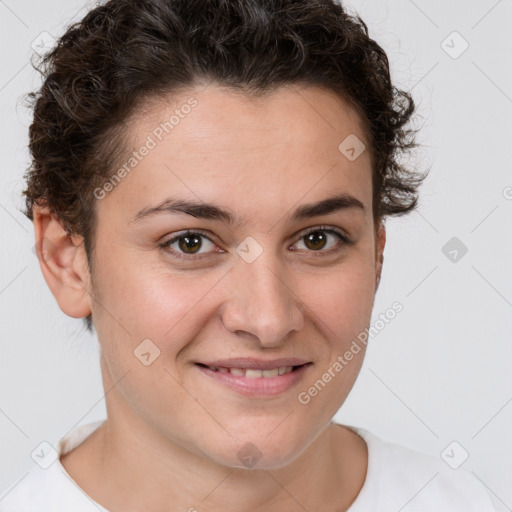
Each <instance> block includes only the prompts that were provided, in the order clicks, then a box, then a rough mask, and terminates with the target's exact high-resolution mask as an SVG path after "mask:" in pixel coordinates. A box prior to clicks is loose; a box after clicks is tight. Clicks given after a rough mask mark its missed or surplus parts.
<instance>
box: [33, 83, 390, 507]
mask: <svg viewBox="0 0 512 512" xmlns="http://www.w3.org/2000/svg"><path fill="white" fill-rule="evenodd" d="M190 97H194V98H195V99H196V100H197V102H198V104H197V106H196V107H195V108H194V109H193V110H192V111H191V113H190V114H188V115H187V116H185V117H184V118H183V119H181V120H180V123H179V124H178V125H177V126H175V127H174V129H173V130H172V132H170V133H169V135H167V136H166V137H165V138H163V139H162V141H160V142H159V143H158V145H157V146H156V147H155V148H154V149H152V150H151V151H150V152H149V154H148V155H147V156H146V157H145V158H144V159H143V160H142V161H141V162H140V163H139V164H138V165H137V167H135V168H134V169H133V170H132V171H131V173H130V174H129V175H128V176H126V178H125V179H123V180H122V181H121V183H119V184H118V185H117V186H116V187H115V188H114V190H112V191H111V192H109V193H108V194H107V195H106V197H105V198H103V199H100V200H98V201H97V204H96V211H97V219H98V221H97V227H96V231H95V252H94V264H93V268H92V271H91V270H89V268H88V265H87V260H86V256H85V252H84V248H83V243H82V242H83V241H82V239H81V238H80V237H70V236H68V235H66V233H65V231H64V230H63V228H62V226H61V224H60V222H59V220H58V219H57V217H56V216H55V215H52V214H51V213H50V212H49V211H48V210H47V209H45V208H43V207H37V208H36V209H35V211H34V226H35V233H36V239H37V245H38V246H39V249H40V250H39V258H40V265H41V269H42V272H43V274H44V277H45V279H46V281H47V283H48V285H49V287H50V289H51V291H52V292H53V294H54V296H55V298H56V300H57V302H58V304H59V307H60V308H61V309H62V311H63V312H64V313H66V314H67V315H69V316H72V317H76V318H81V317H85V316H86V315H88V314H89V313H90V312H92V315H93V320H94V325H95V329H96V331H97V335H98V340H99V343H100V347H101V370H102V377H103V383H104V388H105V391H106V393H107V394H106V404H107V413H108V420H107V421H106V423H105V424H104V425H103V426H102V427H101V428H99V429H98V430H97V431H96V432H95V433H94V434H93V435H92V436H90V437H89V438H88V439H87V440H86V441H85V442H84V443H82V444H81V445H80V446H79V447H77V448H75V449H74V450H73V451H71V452H70V453H68V454H67V455H65V456H63V457H62V459H61V462H62V464H63V465H64V467H65V469H66V470H67V471H68V473H69V474H70V476H71V477H72V478H73V479H74V480H75V481H76V482H77V483H78V485H79V486H80V487H81V488H82V489H83V490H84V491H85V492H86V493H87V494H88V495H89V496H91V497H92V498H93V499H94V500H96V501H97V502H98V503H100V504H102V505H103V506H104V507H106V508H107V509H109V510H111V511H112V512H116V511H121V510H123V511H135V510H143V509H144V510H152V511H155V512H160V511H161V512H164V511H165V512H170V511H187V510H194V509H195V510H198V511H200V512H202V511H210V510H211V511H213V510H224V511H235V510H236V511H247V512H249V511H251V512H254V511H256V512H259V511H266V512H272V511H277V510H279V511H282V510H287V511H299V510H300V511H303V510H304V509H306V510H320V509H321V510H325V511H338V512H339V511H342V510H346V509H347V508H348V507H349V506H350V504H351V503H352V502H353V501H354V499H355V498H356V496H357V495H358V493H359V491H360V490H361V487H362V486H363V483H364V479H365V475H366V469H367V447H366V444H365V442H364V441H363V440H362V438H360V437H359V436H358V435H357V434H355V433H354V432H353V431H351V430H350V429H348V428H346V427H343V426H339V425H336V424H334V423H332V422H331V420H332V417H333V416H334V414H335V413H336V412H337V411H338V409H339V408H340V406H341V405H342V404H343V402H344V401H345V399H346V397H347V395H348V393H349V391H350V389H351V388H352V386H353V384H354V382H355V380H356V378H357V375H358V373H359V371H360V368H361V365H362V362H363V358H364V352H365V350H364V346H362V350H361V351H360V352H359V353H358V355H356V356H354V358H353V359H352V361H350V363H349V364H348V365H347V366H346V367H345V368H344V369H343V371H341V372H339V373H338V374H336V377H335V378H333V379H332V382H330V383H329V384H327V385H326V386H325V388H324V389H322V391H321V392H320V393H318V395H317V396H315V397H314V398H313V399H312V400H311V401H310V403H308V404H307V405H303V404H301V403H300V402H299V401H298V394H299V392H301V391H307V389H308V388H309V387H310V386H311V385H312V384H313V383H314V382H315V381H316V380H317V379H319V378H321V376H322V374H323V373H324V372H325V371H326V370H327V369H328V368H329V367H331V366H332V364H333V362H334V361H336V358H337V357H338V356H340V355H343V354H344V353H345V352H346V351H347V350H348V349H349V347H350V345H351V343H352V341H353V340H354V339H356V337H357V335H358V333H360V332H361V331H363V330H364V329H365V328H366V327H368V325H369V323H370V319H371V312H372V308H373V303H374V297H375V293H376V290H377V287H378V283H379V280H380V275H381V270H382V261H383V251H384V245H385V229H384V226H383V225H382V224H379V225H378V226H376V225H375V224H374V222H373V212H372V181H371V167H370V165H371V164H370V155H369V152H368V150H365V151H364V152H363V153H362V154H361V155H360V156H359V157H358V158H357V159H356V160H354V161H349V160H348V159H347V158H345V156H344V155H342V154H341V153H340V151H339V150H338V145H339V144H340V143H341V142H342V141H343V140H344V139H345V138H346V137H347V136H348V135H349V134H355V135H356V136H357V137H358V138H359V139H360V140H362V141H363V142H364V143H365V145H366V147H367V148H369V145H368V141H367V140H366V138H365V135H364V131H363V126H362V123H361V120H360V118H359V117H358V115H357V114H356V113H355V111H354V110H352V108H351V107H350V106H349V105H348V104H347V103H346V102H344V101H343V100H342V99H340V98H339V97H338V96H336V95H334V94H333V93H332V92H328V91H325V90H323V89H320V88H316V87H309V88H306V87H301V88H299V87H295V86H294V87H283V88H280V89H277V90H276V91H274V92H273V93H272V95H270V96H267V97H265V98H262V99H259V100H254V99H252V100H250V99H249V98H247V97H245V96H243V95H239V94H235V93H234V92H233V91H228V90H225V89H220V88H218V87H216V86H207V87H206V88H197V89H193V90H190V91H188V92H187V93H186V94H183V95H181V96H173V97H168V98H165V99H162V98H160V99H158V100H157V99H154V100H152V101H148V102H146V104H145V106H144V109H141V110H140V113H139V115H138V116H137V117H136V118H134V119H133V120H132V122H131V123H130V124H129V133H128V137H127V138H128V140H129V141H130V144H131V146H130V147H131V149H130V151H133V150H136V149H137V148H140V147H141V146H142V145H143V144H144V141H145V140H146V137H147V136H148V134H151V133H152V131H153V130H154V129H155V127H156V126H158V124H159V123H160V122H162V121H164V120H167V119H169V117H170V115H172V113H173V111H174V110H175V109H176V108H179V107H180V106H181V105H183V104H185V103H186V101H187V100H188V98H190ZM339 192H344V193H347V194H350V195H352V196H354V197H355V198H357V199H358V200H359V201H361V203H363V205H364V210H362V209H357V208H350V209H343V210H339V211H336V212H332V213H330V214H326V215H320V216H317V217H314V218H310V219H303V220H299V221H297V220H291V213H292V212H293V211H294V210H295V209H296V208H297V207H299V206H301V205H304V204H310V203H313V202H316V201H320V200H322V199H325V198H327V197H331V196H332V195H334V193H339ZM171 196H172V197H175V198H180V199H186V200H200V201H204V202H208V203H215V204H217V205H221V206H223V207H224V208H228V209H230V210H231V211H232V212H234V213H235V214H236V215H237V217H238V218H241V219H244V222H243V223H239V224H237V225H233V226H229V225H228V224H227V223H226V222H224V221H221V220H205V219H198V218H195V217H192V216H190V215H186V214H180V213H161V214H156V215H152V216H147V217H145V218H143V219H140V220H139V221H136V222H132V219H133V218H134V216H135V215H136V214H137V212H139V211H140V210H142V209H143V208H147V207H152V206H155V205H157V204H159V203H160V202H162V201H163V200H165V199H167V198H168V197H171ZM320 225H327V226H329V227H330V228H333V229H339V230H343V231H344V232H345V233H347V234H348V236H349V238H350V239H351V240H352V241H353V242H354V243H353V244H351V245H344V244H343V242H342V241H340V240H339V239H338V237H337V236H336V235H334V234H327V235H328V239H327V241H326V244H325V247H321V248H320V249H317V250H314V247H315V246H314V245H313V244H309V245H308V244H307V242H306V240H305V238H304V236H305V233H304V230H306V229H307V228H318V226H320ZM186 229H191V230H193V229H201V230H203V231H206V232H207V233H208V237H209V238H210V240H211V242H210V241H208V240H207V239H205V238H202V239H201V242H202V246H201V248H198V246H197V244H196V246H194V249H195V250H197V251H198V252H199V253H201V254H200V256H202V257H199V256H197V255H196V256H194V255H193V254H192V256H190V255H189V256H190V258H191V259H189V260H182V259H179V258H178V257H176V256H172V249H174V250H175V251H176V252H175V253H174V254H176V253H180V254H181V255H184V254H185V256H186V253H184V252H183V250H181V251H180V246H179V244H178V243H177V242H175V243H174V244H173V245H172V248H169V247H167V249H164V248H162V247H160V246H159V241H160V242H161V241H162V240H163V239H164V237H165V238H166V239H169V238H171V236H172V235H173V234H177V233H180V232H182V231H184V230H186ZM312 231H314V230H312ZM322 233H324V235H325V231H322ZM248 236H251V237H253V238H254V239H255V240H256V241H257V243H258V244H259V246H260V247H261V249H262V251H263V252H262V254H261V255H260V256H259V257H258V258H257V259H256V260H255V261H253V262H252V263H247V262H246V261H245V260H244V259H242V258H241V257H240V256H239V254H238V253H237V252H236V248H237V247H238V246H239V245H240V244H241V243H242V242H243V241H244V240H245V239H246V237H248ZM164 241H165V240H164ZM182 247H183V245H182ZM290 247H293V248H294V249H290ZM311 247H313V249H311ZM333 247H334V248H336V247H338V249H337V250H336V249H334V251H331V252H330V254H328V253H327V251H328V250H329V249H330V248H333ZM45 248H46V250H50V249H49V248H51V251H50V253H48V252H47V253H46V258H45V257H44V255H43V252H42V249H45ZM48 254H50V257H48ZM194 257H195V258H196V259H195V260H194V259H193V258H194ZM148 338H149V339H150V340H152V342H153V343H154V344H155V345H156V346H158V348H159V350H160V355H159V357H157V358H156V359H155V360H154V362H152V364H151V365H149V366H145V365H144V364H142V363H141V361H140V360H139V359H138V358H137V357H135V356H134V350H135V349H136V348H137V347H138V346H139V344H140V343H141V341H142V340H144V339H148ZM229 357H255V358H258V359H265V360H268V359H274V358H278V357H301V358H304V359H306V360H308V361H311V362H312V363H313V364H312V365H311V366H310V367H309V368H308V369H307V370H306V372H305V373H304V374H303V378H302V380H301V381H300V382H299V383H298V384H297V385H295V386H294V387H293V388H291V389H290V390H287V391H285V392H283V393H281V394H280V395H276V396H273V397H265V398H252V397H247V396H242V395H240V394H239V393H237V392H235V391H233V390H231V389H229V388H227V387H225V386H223V385H221V384H219V383H217V382H216V381H214V380H213V379H212V378H210V377H208V376H207V375H204V374H203V373H202V372H200V371H199V370H198V368H197V366H196V365H195V363H196V362H197V361H207V360H213V359H217V358H229ZM247 442H251V443H253V444H254V445H255V446H256V447H257V449H258V450H259V452H260V453H261V454H262V457H261V458H260V459H259V460H258V462H257V464H256V465H255V466H254V467H253V468H247V467H244V466H243V465H242V464H241V462H240V460H239V458H238V457H237V453H238V452H239V450H240V449H241V448H242V447H243V446H244V445H245V444H246V443H247Z"/></svg>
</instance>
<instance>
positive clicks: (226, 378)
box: [195, 359, 313, 398]
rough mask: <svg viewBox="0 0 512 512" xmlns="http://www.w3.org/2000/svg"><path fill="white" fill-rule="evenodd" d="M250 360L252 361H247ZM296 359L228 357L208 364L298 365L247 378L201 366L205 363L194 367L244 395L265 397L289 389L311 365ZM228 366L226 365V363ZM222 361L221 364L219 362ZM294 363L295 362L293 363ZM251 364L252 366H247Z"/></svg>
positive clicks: (256, 367)
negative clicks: (228, 358)
mask: <svg viewBox="0 0 512 512" xmlns="http://www.w3.org/2000/svg"><path fill="white" fill-rule="evenodd" d="M249 361H252V362H249ZM297 361H300V360H298V359H275V360H273V361H258V360H255V359H252V360H248V359H230V360H229V361H226V360H224V361H212V363H215V364H209V366H224V367H225V368H252V369H258V370H268V369H271V368H275V367H276V366H299V365H300V366H299V367H298V368H296V369H294V370H293V371H292V372H290V373H285V374H284V375H278V376H277V377H270V378H255V379H251V378H247V377H245V376H239V375H232V374H231V373H222V372H218V371H214V370H210V369H209V368H208V367H207V366H202V364H205V363H200V364H197V363H196V365H195V366H196V368H197V369H198V370H199V371H200V372H202V373H203V374H204V375H205V376H207V377H209V378H210V379H212V380H213V381H215V382H218V383H219V384H221V385H223V386H226V387H228V388H229V389H232V390H234V391H236V392H237V393H239V394H241V395H244V396H246V397H252V398H265V397H274V396H276V395H280V394H282V393H284V392H285V391H289V390H290V389H292V388H293V387H294V386H296V385H297V384H298V383H299V382H300V381H301V380H302V379H303V378H304V374H305V373H306V372H307V371H308V368H309V367H310V366H312V364H313V363H312V362H310V361H306V362H304V363H300V362H299V363H297ZM228 362H229V363H230V366H226V364H227V363H228ZM221 363H222V364H221ZM293 363H295V364H293ZM239 365H240V366H239ZM248 365H252V366H248Z"/></svg>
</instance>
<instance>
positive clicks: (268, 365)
mask: <svg viewBox="0 0 512 512" xmlns="http://www.w3.org/2000/svg"><path fill="white" fill-rule="evenodd" d="M310 362H311V361H308V360H307V359H299V358H297V357H287V358H281V359H271V360H267V361H265V360H263V359H256V358H253V357H237V358H232V359H216V360H215V361H198V363H201V364H204V365H205V366H222V367H224V368H243V369H252V370H271V369H272V368H279V367H280V366H301V365H303V364H306V363H310Z"/></svg>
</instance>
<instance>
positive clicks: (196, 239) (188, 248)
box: [178, 235, 202, 254]
mask: <svg viewBox="0 0 512 512" xmlns="http://www.w3.org/2000/svg"><path fill="white" fill-rule="evenodd" d="M201 245H202V242H201V236H197V235H192V236H180V237H179V238H178V246H179V248H180V249H181V250H182V251H183V252H184V253H186V254H195V253H196V252H197V251H198V250H199V249H201Z"/></svg>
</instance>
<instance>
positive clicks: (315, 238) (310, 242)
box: [304, 231, 327, 251]
mask: <svg viewBox="0 0 512 512" xmlns="http://www.w3.org/2000/svg"><path fill="white" fill-rule="evenodd" d="M304 240H305V244H306V246H307V248H308V249H311V250H313V251H317V250H319V249H323V248H324V247H325V244H326V243H327V237H326V235H325V233H324V232H323V231H313V232H312V233H309V234H307V235H306V236H305V237H304Z"/></svg>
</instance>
